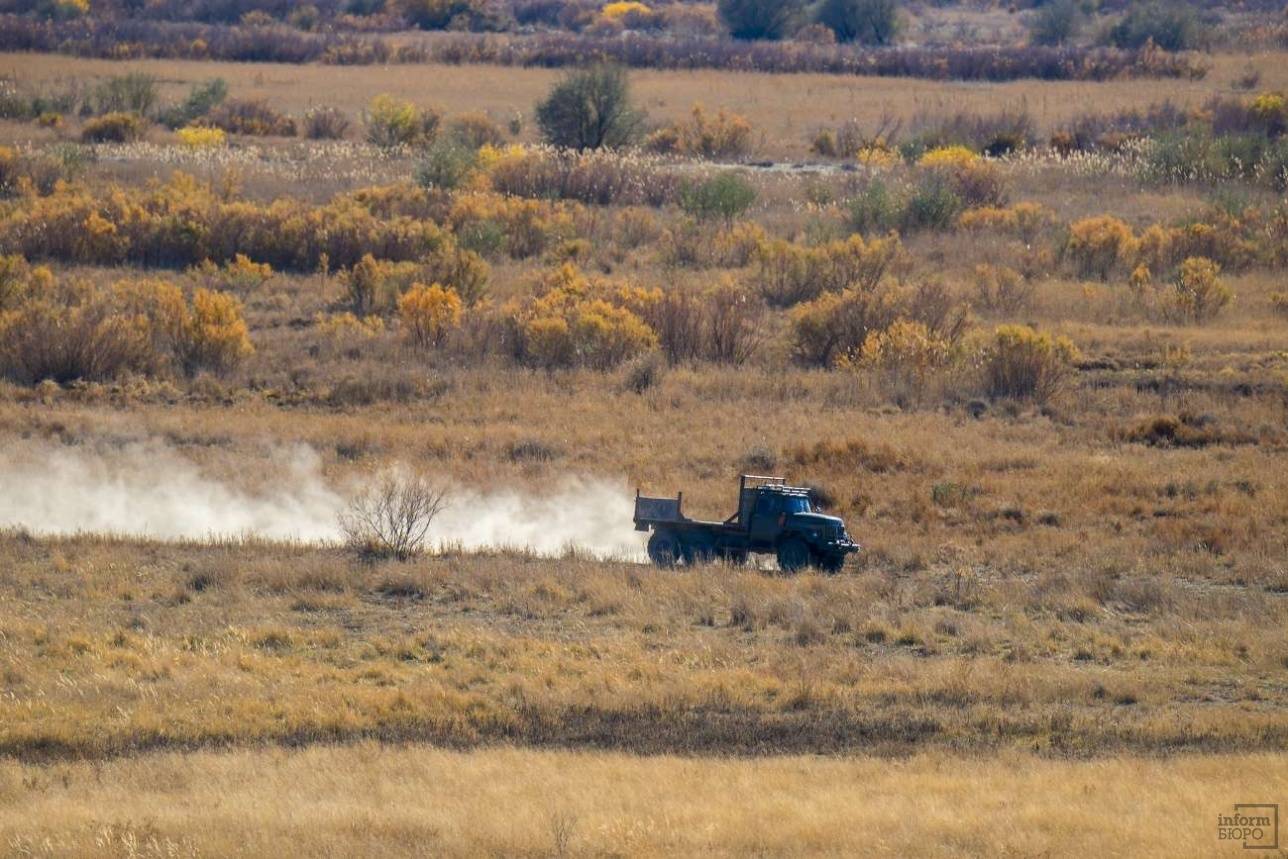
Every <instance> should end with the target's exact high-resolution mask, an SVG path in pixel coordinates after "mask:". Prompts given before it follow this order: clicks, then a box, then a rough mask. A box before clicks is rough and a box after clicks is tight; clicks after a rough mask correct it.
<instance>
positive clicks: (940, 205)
mask: <svg viewBox="0 0 1288 859" xmlns="http://www.w3.org/2000/svg"><path fill="white" fill-rule="evenodd" d="M965 208H966V205H965V203H964V202H963V201H962V198H961V197H960V196H958V194H957V192H956V190H954V188H953V183H952V181H951V179H949V178H948V177H947V176H944V175H942V174H940V173H928V174H926V175H924V176H922V177H921V179H920V180H919V181H918V182H917V184H916V185H915V186H914V187H913V190H912V193H911V194H910V195H909V196H908V200H907V202H906V203H905V204H904V209H903V215H902V217H901V218H900V225H901V226H902V227H903V229H904V230H905V231H907V232H911V231H913V230H946V229H948V228H949V227H951V226H952V225H953V223H954V222H956V220H957V216H958V215H960V214H961V213H962V210H963V209H965Z"/></svg>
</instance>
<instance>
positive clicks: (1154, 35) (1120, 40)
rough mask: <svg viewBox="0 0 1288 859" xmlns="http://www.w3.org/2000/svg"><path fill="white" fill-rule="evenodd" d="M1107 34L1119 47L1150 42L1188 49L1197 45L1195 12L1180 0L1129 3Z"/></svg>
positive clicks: (1197, 24) (1198, 34)
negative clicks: (1125, 10) (1125, 12)
mask: <svg viewBox="0 0 1288 859" xmlns="http://www.w3.org/2000/svg"><path fill="white" fill-rule="evenodd" d="M1108 37H1109V42H1110V44H1112V45H1114V46H1115V47H1119V48H1142V47H1144V46H1145V45H1146V44H1147V43H1149V42H1153V43H1154V44H1155V45H1157V46H1158V47H1160V48H1162V49H1163V50H1165V51H1184V50H1189V49H1191V48H1195V47H1198V46H1199V40H1200V39H1199V37H1200V27H1199V19H1198V14H1197V13H1196V12H1195V11H1194V7H1193V6H1191V5H1189V4H1188V3H1185V2H1180V0H1171V2H1163V0H1152V2H1145V3H1132V4H1131V5H1130V7H1129V8H1128V10H1127V14H1125V15H1124V16H1123V17H1122V18H1121V19H1119V20H1118V22H1117V23H1116V24H1114V26H1113V27H1111V28H1110V30H1109V33H1108Z"/></svg>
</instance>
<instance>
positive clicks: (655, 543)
mask: <svg viewBox="0 0 1288 859" xmlns="http://www.w3.org/2000/svg"><path fill="white" fill-rule="evenodd" d="M679 557H680V541H679V540H677V539H676V538H675V535H674V534H672V533H671V532H670V531H654V532H653V536H652V537H649V538H648V559H649V560H650V561H652V562H653V563H654V564H656V565H657V566H659V567H674V566H675V563H676V561H677V560H679Z"/></svg>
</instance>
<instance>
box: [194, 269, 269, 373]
mask: <svg viewBox="0 0 1288 859" xmlns="http://www.w3.org/2000/svg"><path fill="white" fill-rule="evenodd" d="M186 334H187V336H186V343H185V346H184V366H185V368H186V369H187V370H188V372H190V373H191V372H195V371H197V370H201V369H208V370H215V371H217V372H223V371H226V370H230V369H232V368H233V367H235V366H236V365H237V364H238V363H240V362H241V360H242V359H243V358H245V357H246V356H247V355H250V354H251V353H252V352H254V351H255V349H254V347H253V346H252V345H251V342H250V333H249V331H248V330H247V328H246V321H245V320H244V319H243V318H242V311H241V302H240V301H238V300H237V299H236V298H235V297H233V296H231V295H228V294H227V293H223V292H214V291H212V290H209V289H198V290H197V291H196V292H195V293H193V296H192V315H191V317H190V319H189V321H188V326H187V331H186Z"/></svg>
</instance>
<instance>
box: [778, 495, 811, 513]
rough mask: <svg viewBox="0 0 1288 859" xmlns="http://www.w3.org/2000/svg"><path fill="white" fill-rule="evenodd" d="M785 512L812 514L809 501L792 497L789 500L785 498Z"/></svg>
mask: <svg viewBox="0 0 1288 859" xmlns="http://www.w3.org/2000/svg"><path fill="white" fill-rule="evenodd" d="M783 512H784V513H789V514H790V513H808V512H810V509H809V499H808V498H801V497H799V496H791V497H788V498H784V499H783Z"/></svg>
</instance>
